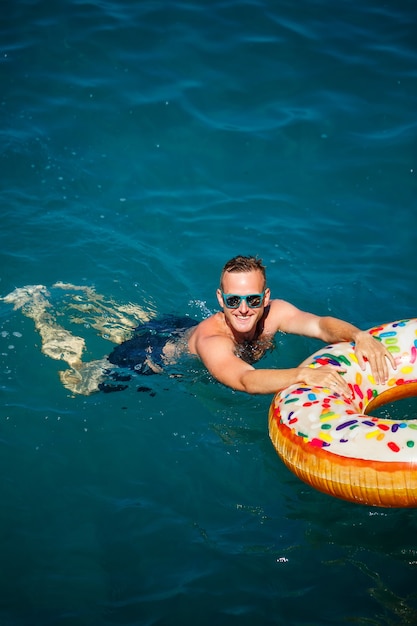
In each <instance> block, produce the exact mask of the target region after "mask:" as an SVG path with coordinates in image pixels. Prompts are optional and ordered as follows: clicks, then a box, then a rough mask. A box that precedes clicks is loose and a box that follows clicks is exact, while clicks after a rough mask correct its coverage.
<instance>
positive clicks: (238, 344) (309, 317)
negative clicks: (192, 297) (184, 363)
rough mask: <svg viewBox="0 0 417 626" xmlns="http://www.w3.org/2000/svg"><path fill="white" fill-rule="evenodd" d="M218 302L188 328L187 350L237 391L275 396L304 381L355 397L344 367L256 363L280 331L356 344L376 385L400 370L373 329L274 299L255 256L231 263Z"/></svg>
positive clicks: (327, 342)
mask: <svg viewBox="0 0 417 626" xmlns="http://www.w3.org/2000/svg"><path fill="white" fill-rule="evenodd" d="M217 300H218V302H219V305H220V307H221V308H222V311H221V312H219V313H215V314H214V315H212V316H210V317H209V318H207V319H206V320H204V321H202V322H200V324H198V326H196V327H194V328H193V329H191V331H189V336H188V348H189V351H190V353H191V354H196V355H198V356H199V357H200V359H201V360H202V362H203V363H204V365H205V366H206V367H207V369H208V370H209V372H210V373H211V374H212V376H214V378H216V379H217V380H218V381H220V382H221V383H223V384H224V385H227V386H228V387H231V388H233V389H236V390H238V391H245V392H247V393H252V394H273V393H276V392H277V391H279V390H280V389H283V388H285V387H288V386H289V385H292V384H297V383H299V384H306V385H311V386H323V387H329V388H330V389H331V390H332V391H333V392H336V393H339V394H341V395H344V396H347V397H350V396H351V392H350V389H349V387H348V385H347V383H346V382H345V381H344V379H343V377H342V376H341V374H340V373H341V372H343V371H344V369H343V368H342V367H336V366H322V367H319V368H316V369H312V368H310V367H303V366H298V367H294V368H291V369H255V368H254V367H253V366H252V364H251V363H253V362H254V361H257V360H258V359H259V358H260V357H261V356H262V355H263V354H264V353H265V351H266V350H267V349H268V348H269V347H270V346H271V344H272V341H273V337H274V335H275V333H277V332H278V331H282V332H285V333H292V334H297V335H304V336H307V337H314V338H316V339H321V340H322V341H324V342H325V343H326V344H330V343H335V342H338V341H353V342H355V354H356V357H357V359H358V362H359V365H360V366H361V368H362V369H365V367H366V361H368V362H369V365H370V367H371V371H372V374H373V376H374V378H375V381H376V382H377V383H379V382H381V383H384V382H386V381H387V379H388V372H389V366H390V365H391V366H392V368H393V369H395V368H396V365H395V361H394V358H393V356H392V355H391V354H390V353H389V352H388V351H387V350H386V348H385V347H384V346H383V345H382V344H381V343H380V342H379V341H378V340H376V339H374V338H373V337H372V336H371V335H370V334H369V333H367V332H365V331H361V330H359V328H356V327H355V326H352V324H349V323H348V322H344V321H342V320H339V319H336V318H334V317H329V316H326V317H319V316H317V315H313V314H312V313H307V312H305V311H301V310H300V309H297V308H296V307H295V306H293V305H292V304H290V303H289V302H285V301H284V300H272V299H271V292H270V290H269V288H268V287H267V286H266V275H265V267H264V266H263V265H262V261H261V260H260V259H257V258H255V257H246V256H237V257H235V258H233V259H231V260H230V261H228V262H227V263H226V265H225V266H224V268H223V271H222V274H221V278H220V288H219V289H217Z"/></svg>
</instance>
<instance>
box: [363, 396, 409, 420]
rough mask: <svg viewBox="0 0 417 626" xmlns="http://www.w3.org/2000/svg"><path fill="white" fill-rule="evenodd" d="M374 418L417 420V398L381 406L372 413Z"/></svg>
mask: <svg viewBox="0 0 417 626" xmlns="http://www.w3.org/2000/svg"><path fill="white" fill-rule="evenodd" d="M372 415H373V416H374V417H379V418H380V419H391V420H397V421H398V420H412V419H415V420H417V398H416V397H414V398H402V399H401V400H396V401H395V402H390V403H388V404H381V406H380V407H378V408H377V409H374V410H373V411H372Z"/></svg>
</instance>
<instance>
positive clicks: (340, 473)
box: [269, 319, 417, 507]
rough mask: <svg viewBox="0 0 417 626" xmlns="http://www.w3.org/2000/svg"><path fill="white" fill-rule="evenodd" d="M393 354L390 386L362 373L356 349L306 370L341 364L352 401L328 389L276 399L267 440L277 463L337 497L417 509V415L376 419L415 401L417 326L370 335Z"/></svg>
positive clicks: (340, 347) (337, 352)
mask: <svg viewBox="0 0 417 626" xmlns="http://www.w3.org/2000/svg"><path fill="white" fill-rule="evenodd" d="M368 332H369V333H371V335H373V336H374V337H375V338H376V339H378V340H379V341H382V342H383V344H384V345H385V346H386V347H387V349H388V350H389V351H390V352H391V353H392V354H393V355H394V357H395V360H396V365H397V369H396V370H394V369H392V368H390V373H391V374H392V377H391V378H390V379H389V380H388V381H387V382H386V383H385V384H378V385H377V384H376V383H375V380H374V378H373V376H372V375H371V373H370V370H369V366H367V368H366V371H363V370H361V368H360V367H359V364H358V360H357V358H356V356H355V348H354V344H353V343H347V342H342V343H337V344H332V345H329V346H327V347H325V348H324V349H323V350H320V351H318V352H316V353H315V354H313V355H311V356H310V357H309V358H308V359H307V360H306V361H304V362H303V363H302V365H303V366H309V367H320V366H321V365H329V364H334V365H341V366H342V367H346V370H347V371H346V374H343V376H344V378H345V380H346V382H347V383H348V384H349V387H350V388H351V390H352V399H346V398H344V397H342V396H339V395H338V394H333V393H332V392H330V390H329V389H328V388H324V387H308V386H306V385H301V386H299V385H292V386H290V387H287V388H286V389H283V390H282V391H280V392H279V393H277V394H276V395H275V397H274V399H273V401H272V404H271V408H270V411H269V435H270V437H271V440H272V443H273V444H274V447H275V448H276V450H277V452H278V454H279V456H280V457H281V459H282V460H283V461H284V463H285V464H286V465H287V466H288V468H289V469H290V470H291V471H292V472H294V473H295V474H296V476H298V477H299V478H300V479H301V480H303V481H304V482H306V483H308V484H309V485H311V486H312V487H315V488H316V489H318V490H319V491H322V492H324V493H327V494H330V495H332V496H335V497H337V498H342V499H344V500H349V501H351V502H360V503H362V504H367V505H374V506H384V507H416V506H417V416H415V417H414V419H405V420H399V419H385V418H379V417H373V416H372V415H371V411H372V410H373V409H376V408H377V407H379V406H381V405H383V404H386V403H387V402H394V401H395V400H399V399H401V398H408V397H411V396H417V319H408V320H401V321H398V322H391V323H389V324H383V325H381V326H377V327H375V328H371V329H370V330H369V331H368Z"/></svg>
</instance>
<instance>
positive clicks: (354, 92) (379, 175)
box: [0, 0, 417, 626]
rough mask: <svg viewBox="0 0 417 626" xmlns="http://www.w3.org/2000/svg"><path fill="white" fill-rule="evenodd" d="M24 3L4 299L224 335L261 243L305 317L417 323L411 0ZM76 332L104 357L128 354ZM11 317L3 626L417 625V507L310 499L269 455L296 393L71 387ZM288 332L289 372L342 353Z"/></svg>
mask: <svg viewBox="0 0 417 626" xmlns="http://www.w3.org/2000/svg"><path fill="white" fill-rule="evenodd" d="M2 15H3V20H2V25H1V42H2V43H1V49H0V53H1V57H0V59H1V62H0V71H1V84H2V93H1V98H0V102H1V115H2V118H1V119H2V124H1V135H2V141H1V148H0V150H1V169H0V177H1V187H0V197H1V207H2V228H1V231H0V238H1V247H0V294H1V295H2V296H5V295H6V294H8V293H9V292H11V291H12V290H13V289H15V288H16V287H23V286H24V285H30V284H42V285H45V286H46V287H47V288H48V289H50V288H51V286H52V285H53V284H54V283H55V282H56V281H64V282H70V283H73V284H75V285H84V286H93V287H94V288H95V289H96V291H97V293H99V294H103V295H104V296H105V297H106V298H109V299H113V300H114V301H116V302H120V303H133V304H135V305H138V306H140V307H141V308H142V309H144V310H145V311H147V312H157V313H159V314H163V313H178V314H182V315H184V314H186V315H190V316H192V317H194V318H195V319H203V317H204V316H206V315H207V314H208V313H210V312H213V311H215V310H216V306H217V305H216V300H215V288H216V287H217V281H218V276H219V272H220V269H221V267H222V265H223V264H224V262H225V261H226V260H227V259H229V258H230V257H232V256H234V255H235V254H257V255H259V256H261V257H262V258H263V259H264V262H265V263H266V265H267V267H268V275H269V284H270V287H271V289H272V292H273V295H275V296H277V297H283V298H285V299H287V300H290V301H292V302H294V303H295V304H296V305H298V306H299V307H301V308H305V309H308V310H311V311H314V312H316V313H319V314H332V315H336V316H339V317H343V318H345V319H348V320H350V321H352V322H353V323H354V324H356V325H358V326H360V327H362V328H367V327H369V326H373V325H376V324H378V323H381V322H385V321H390V320H395V319H399V318H405V317H415V316H416V311H417V308H416V295H415V294H416V291H415V290H416V263H415V251H416V244H417V236H416V232H417V231H416V227H417V216H416V197H417V188H416V187H417V186H416V180H417V178H416V169H417V148H416V139H417V121H416V111H417V70H416V67H417V45H416V40H415V23H416V19H417V9H416V6H415V3H414V2H413V1H412V0H409V1H407V0H399V1H397V2H396V3H380V2H376V1H374V0H365V1H364V2H363V3H353V2H348V1H341V2H338V3H334V2H330V1H327V2H324V1H314V2H307V1H306V0H301V1H300V2H297V3H293V2H286V1H285V0H282V1H279V0H277V1H276V2H273V1H272V0H271V1H268V0H251V1H243V0H223V1H220V0H219V1H216V0H213V1H212V2H210V3H208V2H207V3H206V2H203V1H202V0H200V1H197V0H195V1H194V2H192V1H190V0H184V1H182V2H176V1H174V0H173V1H172V2H158V1H155V2H151V1H135V2H134V1H128V0H120V1H117V2H116V1H114V2H111V1H110V0H102V1H99V0H92V1H91V2H87V1H84V0H79V1H77V0H72V1H67V2H65V1H59V0H58V1H54V2H52V1H51V0H50V1H47V0H45V1H39V2H35V1H34V0H32V1H31V0H26V1H16V2H11V1H8V2H6V3H4V6H3V10H2ZM51 293H52V291H51ZM56 304H59V303H58V302H57V303H56ZM59 319H60V323H62V325H63V326H64V327H66V328H69V329H71V330H72V331H73V332H76V333H77V334H79V335H81V336H83V337H84V338H85V340H86V344H87V351H86V355H85V359H86V360H90V359H99V358H101V357H102V356H103V355H105V354H107V353H108V352H109V351H110V350H111V347H112V345H111V343H109V342H108V341H106V340H105V339H103V338H101V337H99V336H97V334H96V333H95V332H94V330H93V329H92V328H91V327H89V325H88V324H85V325H83V324H81V325H78V326H77V327H75V326H74V324H73V321H72V320H71V319H70V317H69V316H68V314H67V313H66V312H65V311H61V313H60V318H59ZM0 327H1V328H0V363H1V369H0V371H1V373H2V376H1V381H2V382H1V394H2V408H1V413H0V424H1V428H0V441H1V455H0V470H1V476H2V481H1V502H2V507H1V512H0V516H1V518H0V531H1V535H0V536H1V540H0V550H1V552H0V554H1V563H2V567H1V570H0V572H1V573H0V577H1V585H0V589H1V591H0V598H1V603H0V606H1V608H0V623H1V624H5V625H7V626H29V625H30V626H32V625H33V624H36V625H37V624H39V625H54V624H60V625H61V624H62V625H64V624H65V625H67V624H68V625H77V626H78V625H89V626H90V625H109V626H111V625H115V624H120V625H121V624H132V625H142V624H152V625H153V624H155V625H161V626H162V625H163V626H171V625H177V624H200V625H204V624H207V625H209V624H210V625H211V624H216V625H217V626H222V625H232V624H239V626H241V625H242V626H243V625H250V626H252V625H256V626H257V625H259V624H262V625H268V624H276V625H283V626H287V625H294V626H307V625H308V626H315V625H320V624H329V625H331V626H338V625H339V624H345V623H354V624H361V625H362V624H364V625H365V624H366V625H369V624H372V625H376V626H380V625H392V624H395V625H404V624H415V623H417V594H416V591H415V588H416V581H417V569H416V568H417V548H416V542H415V536H416V530H417V513H416V512H415V511H414V510H385V509H374V508H371V507H365V506H360V505H354V504H350V503H347V502H343V501H338V500H335V499H333V498H331V497H329V496H326V495H324V494H320V493H318V492H316V491H314V490H312V489H311V488H310V487H308V486H306V485H304V484H303V483H301V482H300V481H299V480H298V479H297V478H296V477H295V476H293V475H292V474H291V473H290V472H289V471H288V470H287V469H286V468H285V467H284V466H283V464H282V463H281V461H280V460H279V458H278V456H277V455H276V453H275V450H274V449H273V446H272V444H271V443H270V441H269V438H268V430H267V415H268V409H269V405H270V402H271V397H268V396H266V397H247V396H244V395H243V394H239V393H234V392H233V391H231V390H228V389H224V388H222V387H220V385H217V384H216V383H214V382H213V381H211V380H210V379H209V377H208V376H207V375H206V374H205V373H204V371H203V370H202V368H201V367H199V365H198V364H196V363H195V362H194V361H191V362H190V361H189V360H187V359H185V360H184V362H182V363H181V364H180V365H179V366H178V369H179V370H180V372H179V373H182V374H183V377H182V378H177V377H169V376H167V375H165V376H163V375H162V376H154V377H148V378H147V379H146V385H144V384H142V381H140V380H136V381H132V382H131V383H130V384H129V386H128V389H126V390H125V391H123V392H120V393H112V394H110V393H109V394H104V393H97V394H93V395H91V396H80V395H75V396H74V395H73V394H71V393H70V392H69V391H68V390H67V389H65V388H64V387H63V386H62V385H61V383H60V379H59V376H58V372H59V371H60V370H62V369H63V364H62V362H60V361H55V360H52V359H50V358H48V357H47V356H45V355H44V354H42V352H41V349H40V346H41V342H40V338H39V335H38V333H37V332H36V331H35V328H34V324H33V321H32V320H31V319H29V318H28V317H25V316H23V315H22V314H21V311H20V310H16V311H15V310H13V307H12V306H11V305H10V304H7V303H5V302H0ZM277 343H278V349H277V350H276V351H275V352H274V353H272V354H269V355H268V356H267V357H266V358H265V361H264V364H265V365H269V366H274V367H287V366H291V365H295V364H297V363H298V362H300V361H301V360H303V359H304V358H305V357H306V356H308V354H310V353H311V352H313V351H315V350H316V349H317V348H318V345H317V344H316V343H315V342H312V341H310V340H307V339H303V338H300V337H279V338H278V341H277ZM180 366H181V367H180ZM181 368H182V369H181ZM139 386H142V387H143V386H146V387H148V390H146V389H145V390H142V391H141V392H138V391H137V388H138V387H139ZM406 402H407V404H406V405H402V407H401V411H405V412H406V413H408V414H409V416H415V409H416V404H415V403H413V401H411V400H409V401H406Z"/></svg>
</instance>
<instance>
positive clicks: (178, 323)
mask: <svg viewBox="0 0 417 626" xmlns="http://www.w3.org/2000/svg"><path fill="white" fill-rule="evenodd" d="M197 324H198V322H197V321H196V320H193V319H191V318H189V317H177V316H175V315H165V316H163V317H160V318H158V319H155V320H151V321H150V322H146V323H145V324H141V325H140V326H138V327H137V328H135V331H134V333H135V334H134V336H133V337H132V339H128V340H127V341H124V342H123V343H121V344H120V345H119V346H116V348H114V350H113V351H112V352H111V353H110V354H109V356H108V359H109V361H110V363H112V364H113V365H118V366H119V367H125V368H129V369H132V370H135V372H138V373H139V374H155V372H154V370H153V369H152V368H151V367H149V365H148V364H147V363H146V361H147V360H148V359H150V360H151V361H152V362H153V363H155V364H156V365H159V366H160V367H162V366H163V364H164V361H163V349H164V346H165V344H166V343H167V341H175V340H176V339H179V338H180V337H181V336H182V335H183V333H184V332H185V331H186V330H187V329H189V328H192V327H193V326H196V325H197Z"/></svg>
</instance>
